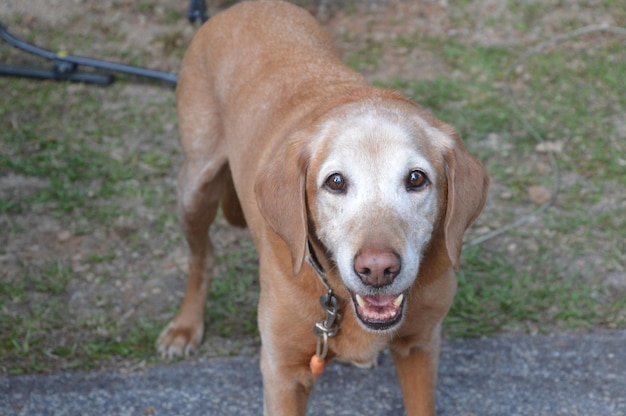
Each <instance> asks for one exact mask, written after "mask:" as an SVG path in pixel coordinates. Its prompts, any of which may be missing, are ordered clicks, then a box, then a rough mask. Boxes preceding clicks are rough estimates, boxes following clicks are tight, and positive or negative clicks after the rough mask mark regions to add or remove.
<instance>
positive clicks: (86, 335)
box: [0, 1, 626, 374]
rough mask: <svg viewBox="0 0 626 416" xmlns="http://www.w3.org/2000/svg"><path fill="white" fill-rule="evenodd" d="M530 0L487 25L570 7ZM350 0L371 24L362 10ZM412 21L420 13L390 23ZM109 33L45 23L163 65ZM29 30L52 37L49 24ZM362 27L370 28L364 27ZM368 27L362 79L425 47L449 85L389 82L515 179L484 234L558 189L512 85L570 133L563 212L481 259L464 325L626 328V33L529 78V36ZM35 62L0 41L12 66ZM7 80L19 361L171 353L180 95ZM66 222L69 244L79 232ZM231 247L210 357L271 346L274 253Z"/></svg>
mask: <svg viewBox="0 0 626 416" xmlns="http://www.w3.org/2000/svg"><path fill="white" fill-rule="evenodd" d="M470 3H471V2H467V1H461V2H451V5H450V6H449V7H450V9H451V13H452V14H454V16H455V19H456V20H455V27H462V26H463V25H466V26H467V28H470V29H473V28H474V27H475V26H474V25H475V22H472V21H470V19H471V18H470V17H468V16H467V14H466V13H465V14H464V12H463V11H464V9H465V8H466V7H469V5H470ZM518 3H519V2H509V3H508V8H509V11H510V12H511V14H512V17H511V18H510V19H509V20H507V21H503V22H499V21H498V20H497V19H493V20H490V21H488V22H487V25H488V26H489V27H491V28H493V29H494V30H498V28H499V25H503V24H506V25H508V24H512V27H515V28H516V30H518V31H519V32H520V33H522V34H524V33H529V32H532V30H534V28H536V27H539V26H538V25H541V24H542V23H541V17H542V16H545V15H546V14H547V13H548V12H549V11H550V10H553V9H558V7H561V6H559V4H560V3H558V2H544V3H541V4H539V3H537V2H535V3H532V4H528V5H521V4H518ZM557 3H558V4H557ZM597 3H598V4H597V5H596V7H597V8H598V10H599V11H603V12H607V11H614V12H612V13H611V15H612V16H613V17H614V19H615V21H616V22H618V23H620V22H621V24H624V23H625V22H626V16H625V14H626V12H624V11H622V10H621V9H619V7H617V3H618V2H611V1H603V2H597ZM349 4H350V5H349V6H348V7H349V8H350V13H351V15H352V16H354V18H358V13H359V12H358V10H357V7H356V6H354V5H353V3H352V2H349ZM94 7H95V6H94ZM581 7H582V6H581ZM132 8H133V10H134V11H135V12H137V13H141V14H143V15H146V16H149V17H150V19H152V18H154V23H155V24H165V25H175V24H176V22H177V21H178V20H180V18H181V16H182V14H181V12H180V11H179V10H174V9H171V10H170V9H167V8H165V9H163V10H160V9H158V8H155V7H154V6H152V5H151V4H150V2H146V1H142V2H137V3H136V4H135V5H134V6H132ZM107 12H108V11H107V10H106V9H102V6H98V7H97V8H96V9H94V13H100V14H102V13H107ZM81 16H82V15H81ZM462 16H466V17H462ZM581 16H582V15H581ZM80 19H82V17H76V18H74V19H72V20H71V24H70V26H72V27H73V25H76V24H78V23H79V22H80ZM9 21H13V22H16V23H17V22H19V21H20V18H19V17H16V18H14V19H13V20H9ZM150 21H152V20H150ZM396 24H397V25H401V24H402V22H401V21H394V22H391V23H390V27H395V25H396ZM559 24H560V25H561V26H562V29H563V30H569V29H571V28H573V27H576V26H577V25H579V24H580V22H578V20H576V19H574V20H572V19H570V18H568V20H564V21H563V22H559ZM12 28H13V26H12ZM90 28H91V29H90V31H91V32H93V33H90V35H89V36H88V37H87V36H85V37H81V36H79V35H77V34H74V35H71V36H65V34H64V33H63V32H62V31H61V30H59V29H58V28H52V27H46V26H45V25H39V27H38V30H41V31H42V32H43V33H44V34H45V35H46V36H47V37H49V40H50V42H51V43H52V46H53V47H54V48H56V47H59V46H60V45H61V44H66V46H68V47H71V46H74V49H76V48H79V49H80V50H81V51H82V50H89V47H90V45H91V44H93V43H94V42H95V41H98V42H100V43H101V45H103V46H102V47H104V48H105V49H106V48H108V49H106V50H109V51H112V50H113V51H115V56H116V57H117V58H115V60H117V61H126V62H129V63H142V64H146V65H149V64H150V57H151V55H150V54H148V53H147V52H146V51H145V50H144V51H142V50H134V49H133V48H130V47H122V48H121V49H120V50H119V51H117V50H115V47H117V46H118V45H120V44H124V42H125V41H126V38H125V35H124V34H122V33H118V32H117V31H111V30H110V28H108V27H107V26H106V25H103V24H99V25H98V24H95V25H92V26H90ZM113 32H115V33H113ZM183 33H184V32H182V31H180V30H172V31H171V33H170V32H168V31H164V32H163V34H161V35H158V36H157V37H156V38H155V39H154V42H155V45H159V48H161V49H162V53H164V54H165V55H166V56H165V58H167V57H168V56H173V57H175V58H180V56H182V49H183V48H182V47H180V46H179V45H181V44H183V43H184V42H185V41H188V39H186V38H184V36H185V35H183ZM460 33H461V32H460ZM27 37H28V38H30V39H31V40H37V41H39V42H41V41H42V39H41V37H39V38H37V37H36V36H35V33H34V32H33V31H31V33H30V34H29V35H28V36H27ZM344 38H345V39H357V36H353V34H351V33H349V32H346V33H344ZM366 39H369V41H365V42H364V43H363V45H362V47H360V48H357V49H355V50H353V51H352V52H351V53H349V54H348V55H347V56H346V57H345V59H346V62H347V63H348V65H350V66H351V67H353V68H355V69H357V70H359V71H366V72H367V71H377V70H380V69H381V68H380V66H381V62H383V61H384V59H383V58H384V57H385V55H384V54H385V53H386V51H387V50H389V49H392V48H402V49H403V50H404V51H411V50H412V49H416V48H417V49H419V48H422V49H425V50H427V51H428V52H430V53H432V54H433V55H434V56H437V57H438V58H439V59H441V60H442V63H443V65H444V66H445V67H446V68H447V70H446V71H441V73H439V74H438V75H437V76H434V77H430V78H423V79H422V78H420V79H410V78H408V77H405V76H402V75H399V76H397V77H395V78H392V79H385V80H382V81H380V84H381V85H383V86H385V87H390V88H394V89H396V90H399V91H402V92H403V93H405V94H406V95H407V96H409V97H411V98H413V99H415V100H416V101H418V102H419V103H421V104H422V105H424V106H425V107H427V108H428V109H429V110H430V111H432V112H433V113H434V114H435V115H436V116H437V117H439V118H441V119H443V120H445V121H446V122H448V123H450V124H453V125H454V126H455V127H456V128H457V129H458V130H459V132H460V133H461V135H462V137H463V138H464V140H465V142H466V143H467V145H468V147H469V148H470V149H471V151H472V152H473V153H474V154H475V155H477V156H478V157H479V158H480V159H481V160H482V161H483V162H484V163H485V165H486V166H487V168H488V170H489V172H490V175H491V177H492V180H493V183H494V184H495V185H496V186H495V188H493V189H494V192H495V193H494V194H492V195H491V199H490V205H491V206H488V207H487V212H486V213H485V215H484V216H483V217H481V218H480V219H479V223H478V228H494V227H496V226H497V225H498V224H504V223H507V222H509V221H511V220H513V219H515V218H517V217H518V216H519V215H522V214H525V213H527V212H530V211H532V210H533V209H534V208H535V206H534V205H533V203H532V202H531V201H529V198H528V196H527V189H528V187H529V186H534V185H541V186H544V187H547V188H551V187H552V186H553V185H554V180H555V179H554V177H553V175H552V173H553V172H552V171H551V169H549V168H545V167H544V168H543V169H539V166H546V165H548V160H547V157H546V154H545V152H541V151H538V147H537V144H538V143H537V142H536V141H535V139H534V138H533V137H532V136H531V135H530V134H529V133H528V132H526V131H525V130H524V129H523V126H522V124H521V122H520V120H519V117H518V115H519V114H517V112H516V111H515V110H513V109H512V107H511V105H510V102H509V100H508V98H507V96H506V94H505V89H504V85H505V84H506V83H507V82H510V84H511V85H512V87H513V91H514V93H515V96H516V97H517V99H518V100H519V103H520V105H521V109H522V111H523V113H524V115H525V116H526V117H528V119H529V121H530V123H531V124H532V125H533V127H534V128H535V129H537V130H538V131H539V132H540V133H541V134H542V135H543V136H544V138H545V139H546V140H548V141H549V142H553V143H554V142H560V143H562V150H560V151H559V152H558V153H557V154H556V156H557V159H558V161H559V166H560V171H561V172H560V173H561V195H560V197H559V200H558V204H557V205H556V206H555V207H553V208H552V209H550V210H548V211H547V212H546V213H545V214H544V215H543V216H542V217H541V218H540V219H539V220H538V221H536V222H534V223H531V224H529V225H528V226H526V227H524V228H521V229H518V230H515V231H513V232H511V233H509V234H507V235H506V236H504V237H502V238H501V239H498V240H497V241H496V242H492V243H487V244H484V245H482V246H480V247H473V248H471V249H469V250H467V251H466V253H465V254H464V256H463V262H462V265H461V267H460V271H459V274H458V278H459V288H458V293H457V296H456V299H455V302H454V305H453V307H452V310H451V311H450V314H449V316H448V318H447V319H446V321H445V326H444V328H445V329H444V331H445V333H446V335H447V336H450V337H478V336H489V335H494V334H498V333H507V332H525V333H528V332H530V333H538V332H548V331H553V330H589V329H593V328H598V327H601V328H625V327H626V293H625V292H624V289H623V288H622V289H620V288H617V289H615V288H611V287H609V286H606V285H604V284H603V280H604V278H605V276H606V275H607V274H609V273H617V274H619V273H623V272H624V269H623V267H624V264H626V258H625V257H624V253H626V246H625V245H624V242H623V237H622V236H624V235H626V213H625V212H626V211H625V210H624V209H623V197H620V195H625V194H626V189H625V188H626V175H624V169H625V167H624V165H625V164H626V162H625V161H624V159H625V157H624V154H625V153H624V152H626V147H625V146H624V145H623V143H624V137H623V133H620V132H621V131H622V130H623V129H626V127H625V126H624V119H623V115H624V114H625V112H626V84H624V82H623V80H624V74H625V73H626V61H625V60H624V58H623V42H622V41H621V39H619V38H617V37H604V38H602V40H601V41H599V40H598V38H597V37H595V36H589V37H587V38H584V39H582V40H577V41H575V42H572V43H571V44H570V43H567V44H563V45H562V46H560V47H558V48H552V49H549V50H546V51H544V52H542V53H540V54H537V55H533V56H532V57H530V58H529V59H528V60H527V61H526V62H524V63H523V65H521V66H520V67H519V68H515V71H514V73H513V76H512V79H510V80H508V79H507V69H508V67H509V66H510V65H511V63H512V62H514V60H515V59H516V58H517V57H518V56H520V55H521V54H522V53H523V52H524V51H525V48H526V44H525V43H523V42H522V43H520V44H516V45H509V44H502V45H498V44H489V45H485V44H480V43H478V42H470V41H468V40H467V39H465V38H463V36H461V35H456V36H455V35H450V36H426V35H424V34H421V33H416V34H415V35H411V34H407V33H403V34H401V35H398V37H397V38H395V39H394V38H393V37H386V38H384V39H383V40H373V39H379V38H377V37H372V36H369V35H368V36H366ZM44 40H45V39H44ZM355 41H356V40H355ZM107 42H108V43H107ZM85 54H86V55H89V54H88V53H85ZM17 56H18V54H17V53H15V52H14V51H11V50H8V49H6V48H0V61H2V62H4V61H7V62H11V61H13V60H15V59H16V58H17ZM379 72H380V71H379ZM0 90H1V91H2V97H3V100H2V102H0V185H2V187H0V227H2V233H0V260H1V261H2V262H3V263H2V265H3V266H2V267H3V269H2V270H0V279H1V282H2V283H1V284H0V371H2V372H6V373H9V374H21V373H32V372H40V371H53V370H56V369H69V368H72V369H90V368H102V367H106V366H116V365H117V366H119V365H122V364H120V363H127V362H131V363H140V362H146V363H154V362H156V360H157V358H156V357H155V351H154V340H155V339H156V337H157V336H158V333H159V332H160V330H161V328H162V327H163V326H164V325H165V323H166V322H167V320H168V319H170V318H171V316H172V315H173V313H174V311H175V309H174V308H175V307H176V306H177V302H179V301H180V295H181V293H180V292H181V291H182V290H183V288H184V271H182V270H180V269H177V268H176V266H175V265H173V264H176V263H177V260H178V259H177V255H176V254H175V253H176V251H177V250H181V249H182V248H183V247H184V244H183V242H182V237H181V235H180V231H179V229H178V224H177V219H176V209H175V205H176V202H175V200H176V195H175V189H174V183H173V182H174V179H173V178H175V175H176V170H177V168H178V166H179V164H180V154H179V153H178V148H177V144H176V143H175V136H176V133H175V124H176V116H175V110H174V107H175V105H174V94H173V92H172V91H171V90H168V89H166V88H159V87H154V86H148V85H142V86H140V87H133V86H132V85H130V84H127V83H124V81H123V82H122V83H118V84H116V85H114V86H113V87H110V88H107V89H101V88H96V87H83V86H77V85H69V84H56V83H41V82H34V81H26V80H18V79H8V78H4V79H3V78H0ZM5 97H6V98H7V99H5ZM620 123H621V124H620ZM620 134H621V135H622V136H620ZM490 137H491V138H495V139H494V140H495V142H493V143H491V142H489V140H488V138H490ZM11 178H12V179H11ZM11 180H15V181H17V182H15V184H13V185H11V183H12V182H11ZM20 181H22V182H20ZM24 183H25V184H26V185H23V184H24ZM7 184H8V185H7ZM503 193H504V194H507V195H508V196H506V197H503V196H502V194H503ZM620 198H621V199H620ZM50 224H52V226H51V225H50ZM33 227H35V228H34V229H33ZM37 227H40V229H37ZM60 230H62V231H67V233H66V234H67V237H64V239H60V238H59V231H60ZM217 232H218V235H222V234H219V233H220V232H221V231H220V230H218V231H217ZM61 240H62V241H61ZM33 246H36V247H35V248H34V247H33ZM223 250H224V251H223V253H222V254H220V257H219V259H218V270H219V273H217V276H216V277H215V278H214V280H213V287H212V292H211V294H210V297H209V301H208V302H207V307H206V310H205V320H206V324H207V325H206V331H207V335H206V338H207V342H206V343H205V344H204V345H203V346H202V347H201V349H200V353H201V354H209V353H211V354H213V353H215V351H216V350H217V351H218V353H220V354H230V353H233V352H236V351H237V348H233V347H232V345H231V344H229V342H230V343H235V344H236V343H237V342H240V341H241V340H242V339H253V340H256V338H257V333H256V332H257V329H256V302H257V294H258V280H257V279H256V274H257V268H256V263H255V259H256V255H255V252H254V249H253V248H252V246H251V243H250V242H249V241H248V240H246V241H235V242H233V243H229V244H226V246H225V247H224V248H223ZM4 265H6V267H5V268H4ZM79 295H84V296H86V298H85V299H86V300H85V303H84V304H85V305H88V306H87V307H84V308H82V309H81V307H80V305H82V304H80V303H78V306H77V301H76V298H77V297H80V296H79ZM172 299H173V300H172ZM219 339H226V340H228V342H226V343H224V344H219ZM220 345H222V347H220Z"/></svg>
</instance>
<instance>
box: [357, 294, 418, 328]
mask: <svg viewBox="0 0 626 416" xmlns="http://www.w3.org/2000/svg"><path fill="white" fill-rule="evenodd" d="M405 299H406V296H405V295H404V294H403V293H401V294H399V295H384V294H382V293H379V294H375V295H364V294H358V293H352V301H353V302H354V308H355V310H356V315H357V317H358V318H359V319H360V320H361V322H362V323H363V324H364V325H365V326H366V327H367V328H369V329H372V330H376V331H384V330H387V329H391V328H392V327H393V326H395V325H396V324H398V323H399V322H400V321H401V320H402V311H403V308H404V301H405Z"/></svg>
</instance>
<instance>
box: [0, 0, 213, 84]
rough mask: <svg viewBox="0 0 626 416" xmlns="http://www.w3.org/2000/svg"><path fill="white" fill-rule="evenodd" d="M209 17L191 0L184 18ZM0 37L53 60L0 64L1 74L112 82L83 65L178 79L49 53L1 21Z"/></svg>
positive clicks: (173, 81) (202, 5)
mask: <svg viewBox="0 0 626 416" xmlns="http://www.w3.org/2000/svg"><path fill="white" fill-rule="evenodd" d="M208 18H209V17H208V14H207V11H206V4H205V0H190V3H189V8H188V10H187V19H188V20H189V22H190V23H195V22H196V21H198V20H199V21H200V22H202V23H204V22H205V21H207V20H208ZM0 38H2V39H3V40H4V41H5V42H7V43H8V44H9V45H11V46H13V47H15V48H17V49H21V50H23V51H25V52H27V53H31V54H33V55H36V56H38V57H40V58H44V59H48V60H50V61H52V69H42V68H35V67H27V66H20V65H9V64H2V63H0V76H2V75H4V76H13V77H27V78H32V79H50V80H56V81H71V82H83V83H88V84H96V85H103V86H106V85H111V84H112V83H113V82H114V81H115V77H114V76H113V75H111V74H107V73H98V72H81V71H78V68H79V66H86V67H91V68H95V69H99V70H104V71H111V72H119V73H123V74H127V75H134V76H138V77H146V78H151V79H156V80H159V81H163V82H165V83H168V84H171V85H176V82H177V80H178V76H177V75H176V74H174V73H171V72H163V71H157V70H153V69H147V68H140V67H136V66H132V65H126V64H120V63H115V62H108V61H104V60H100V59H93V58H86V57H82V56H75V55H69V54H67V53H65V52H52V51H50V50H48V49H44V48H40V47H38V46H35V45H33V44H31V43H28V42H25V41H23V40H21V39H20V38H18V37H17V36H15V35H13V34H11V33H10V32H9V31H8V30H7V29H6V28H5V27H4V25H3V24H2V22H1V21H0Z"/></svg>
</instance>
